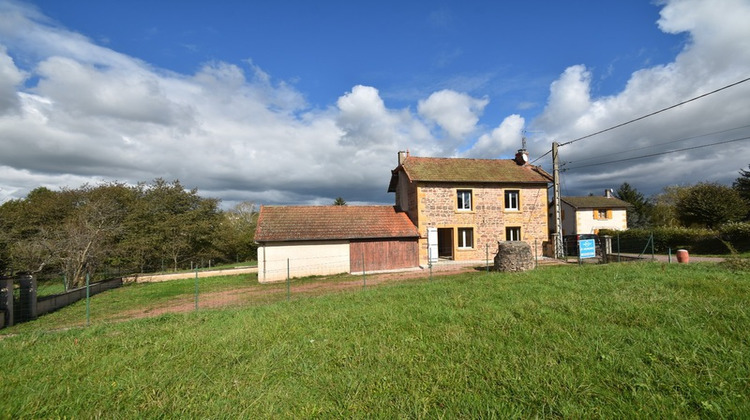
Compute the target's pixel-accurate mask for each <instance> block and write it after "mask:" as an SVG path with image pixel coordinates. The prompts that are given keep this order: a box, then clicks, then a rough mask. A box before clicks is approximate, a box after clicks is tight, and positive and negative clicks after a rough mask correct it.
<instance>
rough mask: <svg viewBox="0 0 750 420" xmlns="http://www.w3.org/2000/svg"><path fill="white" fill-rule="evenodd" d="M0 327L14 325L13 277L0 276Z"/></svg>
mask: <svg viewBox="0 0 750 420" xmlns="http://www.w3.org/2000/svg"><path fill="white" fill-rule="evenodd" d="M0 316H1V317H2V319H0V328H3V327H4V326H5V327H10V326H12V325H13V279H11V278H4V277H0Z"/></svg>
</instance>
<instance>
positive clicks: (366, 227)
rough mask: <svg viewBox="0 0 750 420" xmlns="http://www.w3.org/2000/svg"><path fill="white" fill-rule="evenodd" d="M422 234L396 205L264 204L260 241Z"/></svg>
mask: <svg viewBox="0 0 750 420" xmlns="http://www.w3.org/2000/svg"><path fill="white" fill-rule="evenodd" d="M410 237H414V238H416V237H419V233H418V232H417V228H416V227H415V226H414V224H413V223H412V222H411V220H409V217H408V216H407V215H406V213H402V212H396V210H395V209H394V208H393V206H262V207H261V208H260V216H259V217H258V226H257V228H256V230H255V241H256V242H276V241H305V240H307V241H310V240H334V239H365V238H367V239H372V238H410Z"/></svg>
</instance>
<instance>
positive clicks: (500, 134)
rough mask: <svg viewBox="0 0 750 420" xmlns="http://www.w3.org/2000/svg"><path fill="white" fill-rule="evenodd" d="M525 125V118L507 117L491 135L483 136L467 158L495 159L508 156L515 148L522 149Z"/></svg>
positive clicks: (515, 115) (467, 154) (518, 116)
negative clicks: (522, 135) (522, 134)
mask: <svg viewBox="0 0 750 420" xmlns="http://www.w3.org/2000/svg"><path fill="white" fill-rule="evenodd" d="M524 123H525V121H524V119H523V117H521V116H520V115H518V114H513V115H510V116H508V117H506V118H505V119H504V120H503V122H502V123H501V124H500V125H499V126H498V127H496V128H495V129H494V130H492V132H491V133H489V134H482V135H481V136H480V137H479V139H478V140H477V142H476V143H475V144H474V146H473V147H472V148H471V149H470V150H469V151H468V152H467V153H466V156H468V157H473V158H482V159H494V158H499V157H500V156H501V155H503V154H507V153H508V150H513V148H514V147H515V148H517V149H520V148H521V132H522V131H523V127H524Z"/></svg>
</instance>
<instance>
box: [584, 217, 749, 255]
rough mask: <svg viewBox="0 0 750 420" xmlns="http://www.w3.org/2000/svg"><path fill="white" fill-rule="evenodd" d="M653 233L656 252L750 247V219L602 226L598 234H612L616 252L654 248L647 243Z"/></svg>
mask: <svg viewBox="0 0 750 420" xmlns="http://www.w3.org/2000/svg"><path fill="white" fill-rule="evenodd" d="M652 234H653V235H654V243H653V247H654V252H656V253H666V252H667V251H668V250H669V249H670V248H671V249H672V252H674V251H675V250H677V249H687V250H688V251H690V252H695V253H698V254H730V253H731V250H732V249H733V250H735V251H737V252H747V251H750V223H729V224H726V225H724V226H722V227H720V228H719V229H716V230H711V229H702V228H683V227H659V228H653V229H629V230H626V231H615V230H601V231H600V232H599V235H600V236H601V235H610V236H612V237H613V240H612V248H613V251H615V252H617V247H618V244H619V250H620V252H637V253H641V252H645V253H650V252H651V245H650V244H649V243H648V242H649V238H650V237H651V235H652Z"/></svg>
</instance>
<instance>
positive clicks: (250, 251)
mask: <svg viewBox="0 0 750 420" xmlns="http://www.w3.org/2000/svg"><path fill="white" fill-rule="evenodd" d="M257 221H258V211H257V209H256V207H255V203H251V202H247V201H243V202H241V203H238V204H237V205H235V206H234V207H232V208H231V209H229V210H226V211H224V212H222V214H221V234H220V235H217V236H216V248H217V249H218V250H219V251H221V253H222V254H223V256H224V258H225V259H226V260H228V261H234V262H240V261H248V260H252V259H255V258H257V252H258V249H257V248H258V247H257V245H256V244H255V240H254V237H255V227H256V224H257Z"/></svg>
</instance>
